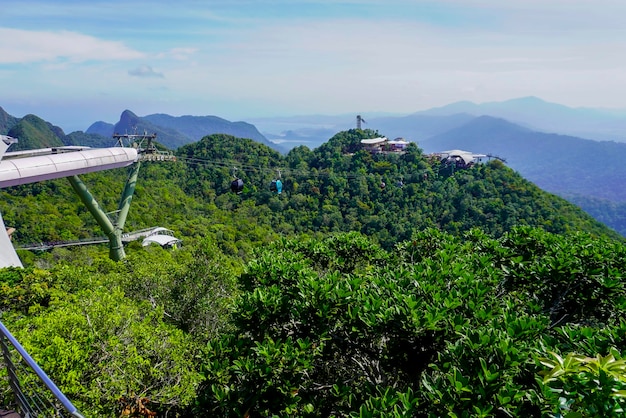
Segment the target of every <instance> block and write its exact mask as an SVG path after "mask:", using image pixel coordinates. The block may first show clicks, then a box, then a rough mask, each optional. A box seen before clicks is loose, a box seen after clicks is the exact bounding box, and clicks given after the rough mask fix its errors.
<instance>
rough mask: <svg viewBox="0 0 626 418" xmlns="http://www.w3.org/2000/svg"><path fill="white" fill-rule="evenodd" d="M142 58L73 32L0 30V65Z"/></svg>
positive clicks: (124, 48)
mask: <svg viewBox="0 0 626 418" xmlns="http://www.w3.org/2000/svg"><path fill="white" fill-rule="evenodd" d="M143 56H144V54H142V53H141V52H139V51H135V50H133V49H131V48H129V47H127V46H125V45H124V44H123V43H121V42H114V41H106V40H101V39H97V38H94V37H92V36H88V35H83V34H80V33H76V32H70V31H55V32H49V31H28V30H20V29H10V28H0V64H24V63H33V62H45V61H57V60H61V61H69V62H85V61H111V60H132V59H137V58H142V57H143Z"/></svg>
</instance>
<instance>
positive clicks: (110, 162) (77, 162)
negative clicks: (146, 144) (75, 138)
mask: <svg viewBox="0 0 626 418" xmlns="http://www.w3.org/2000/svg"><path fill="white" fill-rule="evenodd" d="M136 160H137V150H136V149H134V148H122V147H115V148H94V149H88V150H83V151H75V152H65V153H61V154H50V155H40V156H36V157H27V158H15V159H3V160H2V161H0V188H4V187H11V186H17V185H20V184H27V183H34V182H38V181H43V180H51V179H57V178H61V177H68V176H73V175H78V174H85V173H91V172H94V171H101V170H109V169H112V168H120V167H126V166H129V165H131V164H132V163H134V162H135V161H136Z"/></svg>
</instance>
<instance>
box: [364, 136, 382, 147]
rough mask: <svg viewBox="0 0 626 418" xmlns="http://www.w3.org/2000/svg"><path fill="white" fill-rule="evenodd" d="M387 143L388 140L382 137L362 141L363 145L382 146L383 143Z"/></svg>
mask: <svg viewBox="0 0 626 418" xmlns="http://www.w3.org/2000/svg"><path fill="white" fill-rule="evenodd" d="M385 141H387V138H385V137H384V136H382V137H380V138H371V139H362V140H361V144H365V145H376V144H381V143H383V142H385Z"/></svg>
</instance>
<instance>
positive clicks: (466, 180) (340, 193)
mask: <svg viewBox="0 0 626 418" xmlns="http://www.w3.org/2000/svg"><path fill="white" fill-rule="evenodd" d="M376 134H377V133H376V132H372V131H368V130H365V131H361V130H350V131H344V132H340V133H339V134H337V135H336V136H334V137H333V138H331V139H330V140H329V141H328V142H327V143H326V144H324V145H322V146H320V147H319V148H317V149H315V150H309V149H308V148H306V147H297V148H294V149H293V150H291V151H290V152H289V153H288V154H287V155H281V154H280V153H278V152H276V151H274V150H272V149H270V148H269V147H266V146H264V145H262V144H259V143H257V142H255V141H252V140H248V139H241V138H235V137H232V136H228V135H222V134H218V135H211V136H207V137H205V138H203V139H202V140H201V141H199V142H197V143H193V144H188V145H185V146H183V147H181V148H179V149H178V151H177V156H178V160H177V161H176V162H169V163H145V164H144V168H142V172H141V174H140V180H139V184H138V187H137V191H136V195H135V198H134V200H133V206H132V207H131V211H130V216H129V219H128V224H127V227H126V230H133V229H139V228H144V227H152V226H157V225H159V226H165V227H168V228H171V229H173V230H175V231H176V232H177V234H178V235H182V237H183V238H184V237H185V236H206V235H209V236H213V237H217V238H218V241H219V242H221V243H222V246H223V248H224V249H226V250H227V252H229V253H242V254H243V253H245V252H246V251H247V250H248V249H249V248H251V246H253V245H254V244H255V243H257V242H262V241H263V240H266V239H271V237H273V236H277V234H280V235H291V234H296V233H328V232H338V231H360V232H362V233H363V234H365V235H368V236H371V237H373V238H374V239H375V240H377V241H378V242H380V243H381V244H382V245H383V247H385V248H391V247H392V246H393V245H395V244H396V243H398V242H400V241H402V240H407V239H410V238H411V236H412V235H413V234H415V233H416V232H417V231H420V230H423V229H425V228H429V227H434V228H438V229H440V230H442V231H446V232H450V233H453V234H460V233H462V232H464V231H468V230H470V229H471V228H474V227H480V228H482V229H484V231H486V232H487V233H489V234H492V235H494V236H500V235H501V234H503V233H504V232H505V231H508V230H510V229H511V228H512V227H513V226H515V225H529V226H538V227H541V228H544V229H545V230H547V231H550V232H556V233H560V232H566V231H587V232H592V233H594V234H597V235H610V236H613V237H617V234H615V233H614V232H613V231H611V230H609V229H608V228H606V227H605V226H604V225H602V224H601V223H599V222H597V221H595V220H593V219H592V218H591V217H590V216H589V215H587V214H585V213H584V212H583V211H582V210H580V209H579V208H578V207H576V206H574V205H572V204H570V203H568V202H566V201H565V200H563V199H561V198H558V197H556V196H554V195H551V194H549V193H546V192H544V191H542V190H540V189H539V188H537V187H536V186H535V185H533V184H532V183H530V182H528V181H526V180H525V179H524V178H522V177H521V176H519V175H518V174H517V173H515V172H514V171H512V170H511V169H509V168H508V167H506V166H505V165H503V164H502V163H500V162H498V161H492V162H490V163H487V164H478V165H476V166H474V167H473V168H470V169H466V170H458V171H455V172H452V170H450V168H446V167H442V166H440V163H439V161H437V160H432V159H428V158H427V157H426V156H424V155H423V154H422V152H421V150H420V149H419V148H418V147H417V146H416V145H415V144H411V145H410V146H409V148H408V151H407V152H406V153H405V154H403V155H399V154H389V155H371V154H370V153H368V152H366V151H364V150H361V149H360V140H361V139H362V138H368V137H373V136H375V135H376ZM279 176H280V177H279ZM235 177H238V178H241V179H242V180H243V182H244V189H243V191H242V193H240V194H235V193H232V192H231V190H230V186H231V182H232V180H233V179H234V178H235ZM278 178H280V180H281V181H282V183H283V192H282V193H281V194H276V193H275V192H272V191H270V189H269V185H270V183H271V181H272V180H274V179H278ZM124 179H125V171H124V170H116V171H111V172H105V173H97V174H92V175H89V176H85V181H86V182H87V184H88V186H89V187H90V188H91V189H92V193H93V194H94V196H95V197H96V198H97V199H98V200H99V201H100V203H101V205H103V206H104V207H105V208H106V209H107V210H113V209H115V206H116V205H117V201H118V199H119V194H120V193H121V188H122V185H123V181H124ZM383 183H384V184H385V186H384V187H383V186H382V184H383ZM0 205H1V207H0V210H1V211H2V213H3V216H4V219H5V223H6V224H7V225H10V226H13V227H16V228H17V232H16V233H15V235H14V237H15V239H16V240H17V242H18V243H21V244H25V243H30V242H39V241H59V240H71V239H77V238H85V237H88V236H90V235H102V234H101V232H99V229H98V227H97V226H96V224H95V222H94V221H93V220H92V219H91V217H90V215H89V213H88V212H87V211H86V209H84V208H83V207H81V205H80V204H79V203H78V202H77V199H76V198H75V197H74V196H73V192H72V191H71V188H70V187H69V184H68V183H67V181H66V180H63V179H61V180H57V181H50V182H45V183H39V184H34V185H27V186H21V187H15V188H9V189H5V190H3V191H2V199H1V202H0ZM220 225H221V226H220Z"/></svg>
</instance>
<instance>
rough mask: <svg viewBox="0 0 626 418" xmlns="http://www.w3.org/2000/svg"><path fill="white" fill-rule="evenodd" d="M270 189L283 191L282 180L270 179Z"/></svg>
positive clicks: (278, 192) (278, 191) (279, 192)
mask: <svg viewBox="0 0 626 418" xmlns="http://www.w3.org/2000/svg"><path fill="white" fill-rule="evenodd" d="M270 191H272V192H275V193H277V194H281V193H282V192H283V182H282V181H280V180H272V182H271V183H270Z"/></svg>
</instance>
